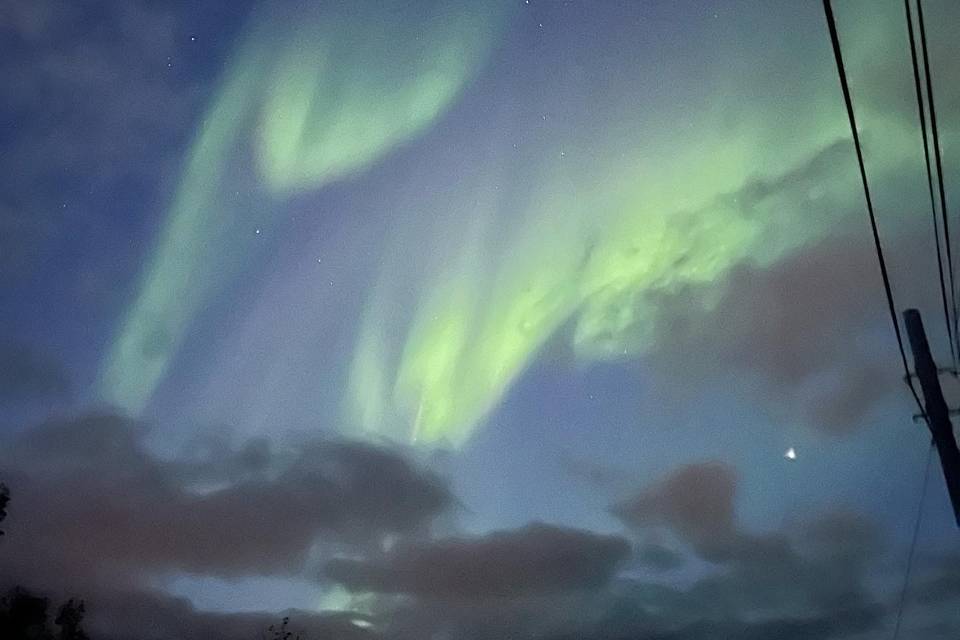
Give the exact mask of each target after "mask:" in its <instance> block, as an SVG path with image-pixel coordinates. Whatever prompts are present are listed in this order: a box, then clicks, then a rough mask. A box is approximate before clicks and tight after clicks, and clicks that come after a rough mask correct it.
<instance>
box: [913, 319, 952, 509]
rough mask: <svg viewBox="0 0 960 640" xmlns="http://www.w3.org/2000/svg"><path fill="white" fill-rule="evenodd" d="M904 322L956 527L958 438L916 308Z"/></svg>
mask: <svg viewBox="0 0 960 640" xmlns="http://www.w3.org/2000/svg"><path fill="white" fill-rule="evenodd" d="M903 321H904V324H906V326H907V336H908V337H909V338H910V349H911V350H912V351H913V367H914V370H915V371H916V375H917V379H918V380H919V381H920V389H921V391H922V392H923V404H924V411H925V413H926V419H927V426H928V427H930V434H931V435H932V436H933V443H934V445H936V447H937V454H938V455H939V456H940V466H941V468H942V469H943V479H944V480H945V481H946V483H947V491H948V492H949V494H950V502H951V504H952V505H953V515H954V518H955V519H956V521H957V526H958V527H960V449H958V448H957V441H956V439H955V438H954V436H953V425H952V424H951V423H950V409H949V408H948V407H947V401H946V400H944V398H943V389H941V388H940V377H939V375H938V372H937V365H936V363H934V361H933V355H931V353H930V344H929V343H928V342H927V333H926V331H924V329H923V320H922V319H921V318H920V312H919V311H917V310H916V309H907V310H906V311H904V312H903Z"/></svg>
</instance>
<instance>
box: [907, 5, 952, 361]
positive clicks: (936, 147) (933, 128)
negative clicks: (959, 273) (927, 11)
mask: <svg viewBox="0 0 960 640" xmlns="http://www.w3.org/2000/svg"><path fill="white" fill-rule="evenodd" d="M917 24H918V25H919V27H920V48H921V50H922V51H923V71H924V76H925V78H926V81H927V105H928V106H929V108H930V132H931V134H932V135H933V153H934V157H935V158H936V160H937V187H938V189H939V191H940V216H941V217H942V219H943V238H944V244H946V247H947V269H948V270H949V273H950V304H951V306H952V307H953V337H954V340H957V295H956V291H957V287H956V285H955V284H954V275H953V273H954V272H953V245H952V243H951V242H950V226H949V224H948V222H947V196H946V195H945V193H944V188H943V160H942V156H941V154H940V134H939V132H938V131H937V108H936V106H935V104H934V101H933V81H932V80H931V79H930V57H929V55H928V54H927V31H926V28H925V27H924V22H923V2H922V0H917ZM954 349H955V351H958V352H960V343H956V342H955V347H954Z"/></svg>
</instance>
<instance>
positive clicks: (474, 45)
mask: <svg viewBox="0 0 960 640" xmlns="http://www.w3.org/2000/svg"><path fill="white" fill-rule="evenodd" d="M404 6H405V5H404V3H403V2H400V1H399V0H397V1H395V2H389V1H385V2H377V3H370V4H365V5H362V6H361V5H354V4H348V5H345V6H344V7H341V8H339V9H334V10H331V11H332V12H327V11H325V10H321V9H316V10H315V12H314V13H312V14H310V13H308V14H307V15H304V13H303V12H302V11H300V12H297V13H295V14H290V15H288V14H285V13H284V12H283V11H282V9H281V8H280V5H275V6H273V8H274V9H276V11H274V12H269V11H265V12H262V13H258V14H256V15H254V16H253V18H252V20H251V29H250V30H249V33H248V36H247V37H246V39H245V40H244V42H243V44H242V45H241V47H240V48H239V49H238V52H237V54H236V55H235V56H234V58H233V60H232V62H231V63H230V65H229V66H228V70H227V73H226V74H225V77H224V80H223V82H222V85H221V88H220V91H219V92H218V94H217V95H216V97H215V98H214V100H213V102H212V105H211V107H210V109H209V110H208V112H207V114H206V116H205V117H204V119H203V122H202V124H201V126H200V130H199V132H198V134H197V136H196V138H195V141H194V143H193V146H192V148H191V150H190V152H189V158H188V161H187V163H186V166H185V168H184V171H183V176H182V179H181V183H180V185H179V187H178V189H177V191H176V195H175V197H174V201H173V203H172V205H171V207H170V211H169V212H168V214H167V217H166V222H165V225H164V227H163V229H162V231H161V233H160V235H159V237H158V240H157V248H156V249H155V251H154V253H153V255H152V258H151V260H150V262H149V263H148V266H147V268H146V270H145V271H144V274H143V275H142V278H141V282H140V286H139V293H138V296H137V298H136V299H135V301H134V303H133V304H132V306H131V307H130V308H129V309H128V311H127V313H126V316H125V319H124V322H123V325H122V327H121V330H120V332H119V334H118V336H117V337H116V339H115V341H114V342H113V344H112V345H111V347H110V350H109V352H108V354H107V356H106V359H105V361H104V363H103V365H102V367H101V372H100V378H99V381H98V388H99V392H100V395H101V398H102V399H104V400H105V401H107V402H110V403H112V404H114V405H116V406H118V407H121V408H123V409H125V410H127V411H130V412H132V413H136V412H139V411H140V410H141V409H142V408H143V406H144V405H145V404H146V403H147V402H148V401H149V399H150V397H151V395H152V393H153V391H154V390H155V388H156V386H157V385H158V384H159V382H160V381H161V380H162V378H163V376H164V374H165V372H166V370H167V369H168V367H169V366H170V362H171V359H172V358H173V357H174V355H175V354H176V353H177V351H178V349H179V348H180V346H181V345H182V343H183V340H184V336H185V333H186V330H187V328H188V326H189V324H190V322H191V320H192V319H193V317H194V316H195V315H196V314H197V313H198V312H199V311H200V310H201V309H202V308H203V307H204V306H205V305H206V303H207V301H208V300H209V299H210V297H211V296H212V295H214V294H215V293H216V292H217V291H218V290H219V289H220V288H221V287H222V285H223V284H224V283H225V282H226V281H228V280H229V278H230V277H232V276H233V275H235V274H236V272H237V270H238V268H239V266H240V264H241V263H242V261H243V259H244V258H245V257H246V256H248V255H250V254H251V252H253V251H254V250H255V249H256V240H257V236H256V234H255V233H254V230H255V229H257V228H260V229H262V231H263V232H264V233H266V231H268V229H269V227H270V220H269V219H268V218H267V216H266V214H269V212H270V211H272V210H275V209H276V206H277V202H276V200H275V199H270V198H268V197H267V196H268V195H270V194H274V196H276V195H277V194H278V193H280V192H287V191H290V190H294V189H303V188H308V187H310V188H317V187H321V186H323V185H324V184H326V183H329V182H330V181H332V180H336V179H338V178H342V177H344V176H346V175H347V174H349V173H351V172H354V171H357V170H360V169H362V168H363V167H365V166H367V165H369V164H370V163H371V162H374V161H375V160H377V159H378V158H380V157H381V156H383V155H384V154H385V153H387V152H389V151H390V150H391V149H392V148H394V147H395V146H396V145H398V144H400V143H401V142H403V141H404V140H407V139H409V138H410V137H411V136H413V135H414V134H416V133H418V132H420V131H422V130H423V129H424V128H425V127H426V126H427V125H429V124H430V123H431V122H432V121H433V120H434V119H435V118H436V117H437V116H438V115H440V114H441V113H442V111H443V110H444V109H445V108H446V107H448V106H449V104H450V103H451V102H452V101H453V99H454V98H455V97H456V95H457V94H458V93H459V92H460V91H461V90H462V88H463V87H464V85H465V84H466V82H467V81H468V80H469V79H470V77H471V76H472V75H473V73H474V72H475V71H476V69H477V68H478V67H479V65H480V63H481V61H482V60H483V58H484V56H485V54H486V51H487V49H488V48H489V46H490V43H491V39H492V37H493V35H494V34H493V32H494V30H495V27H496V26H497V25H498V24H499V22H500V20H501V18H502V17H503V16H502V13H503V11H502V9H503V7H502V6H501V5H500V3H476V4H474V3H466V2H464V3H459V2H455V3H448V2H438V3H436V4H435V5H434V6H433V9H432V10H433V14H429V12H427V13H428V14H429V15H420V16H418V20H417V21H416V24H413V23H408V22H405V21H403V20H399V19H398V16H401V15H403V11H402V9H403V8H404ZM251 129H252V130H253V131H254V132H255V134H258V135H256V137H257V139H258V140H259V153H258V154H257V156H258V157H257V161H258V164H259V168H260V170H261V172H262V174H263V178H264V180H265V182H266V185H265V186H266V187H267V189H266V190H263V189H258V188H257V187H256V186H254V187H253V189H252V191H251V190H250V189H247V188H245V189H244V192H245V194H246V195H248V196H249V197H248V198H246V199H245V201H244V202H243V205H242V206H241V205H240V203H239V202H238V200H237V198H234V197H232V196H233V195H234V191H235V188H236V187H238V186H239V185H237V184H233V182H235V181H236V179H235V178H232V175H234V174H231V169H233V168H235V166H236V165H237V160H236V158H237V157H239V156H240V152H241V151H242V150H243V149H244V147H245V144H246V142H247V140H248V139H249V138H250V136H251ZM234 173H235V172H234ZM228 174H230V175H228ZM230 202H232V203H233V204H228V203H230ZM257 208H259V209H260V210H261V211H256V209H257ZM253 213H258V214H262V215H264V217H263V218H259V219H256V220H254V219H253V217H252V214H253ZM257 233H259V231H258V232H257ZM372 357H373V356H370V357H369V358H372ZM369 358H368V359H369ZM361 361H362V358H361ZM359 366H361V367H362V366H364V365H362V362H361V364H360V365H359ZM371 410H372V409H371ZM368 420H372V418H368Z"/></svg>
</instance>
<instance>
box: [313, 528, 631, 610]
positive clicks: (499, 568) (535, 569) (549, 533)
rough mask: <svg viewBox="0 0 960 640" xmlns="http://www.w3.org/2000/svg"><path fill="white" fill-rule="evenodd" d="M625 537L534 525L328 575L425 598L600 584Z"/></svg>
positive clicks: (331, 567) (333, 565) (396, 554)
mask: <svg viewBox="0 0 960 640" xmlns="http://www.w3.org/2000/svg"><path fill="white" fill-rule="evenodd" d="M629 552H630V547H629V545H628V543H627V541H626V540H624V539H622V538H619V537H615V536H606V535H599V534H595V533H591V532H587V531H580V530H576V529H567V528H562V527H554V526H550V525H545V524H540V523H534V524H530V525H527V526H526V527H524V528H522V529H517V530H511V531H498V532H494V533H490V534H487V535H485V536H482V537H478V538H457V539H447V540H439V541H435V542H432V543H430V544H429V545H424V546H417V547H409V548H403V549H396V550H394V551H392V552H390V553H388V554H386V555H385V556H384V557H382V558H375V559H363V560H351V559H338V560H333V561H331V562H330V563H329V564H328V565H327V567H326V575H327V577H329V578H331V579H333V580H335V581H336V582H339V583H341V584H343V585H344V586H346V587H347V588H349V589H351V590H353V591H376V592H384V593H406V594H414V595H419V596H426V597H449V598H486V597H516V596H523V595H528V594H534V593H550V592H556V591H567V590H576V589H596V588H598V587H601V586H603V585H604V584H605V583H606V582H607V581H608V580H609V579H610V577H611V576H612V575H613V573H614V571H615V570H616V569H617V567H618V565H619V564H620V563H621V562H622V561H624V560H625V559H626V558H627V556H628V555H629Z"/></svg>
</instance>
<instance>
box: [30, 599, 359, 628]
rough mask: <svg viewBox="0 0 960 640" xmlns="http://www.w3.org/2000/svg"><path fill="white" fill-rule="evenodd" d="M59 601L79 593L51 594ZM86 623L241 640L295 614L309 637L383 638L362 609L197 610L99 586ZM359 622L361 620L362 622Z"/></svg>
mask: <svg viewBox="0 0 960 640" xmlns="http://www.w3.org/2000/svg"><path fill="white" fill-rule="evenodd" d="M49 595H52V596H54V598H53V599H54V600H55V601H59V600H61V599H63V598H67V597H71V596H76V595H77V594H75V593H69V592H62V593H54V594H49ZM82 595H83V598H84V602H85V606H86V610H87V614H86V616H85V619H84V624H83V626H84V628H85V629H86V630H87V632H88V633H89V634H90V636H91V637H92V638H104V639H105V640H113V639H117V640H119V639H125V638H141V639H143V640H173V639H192V638H198V639H199V638H202V639H203V640H236V639H237V638H262V637H267V635H268V634H267V628H268V627H269V626H270V625H278V624H279V623H280V620H281V618H282V617H283V616H289V617H290V622H291V623H290V627H289V630H290V631H292V632H294V633H300V634H302V636H303V637H304V638H337V639H338V640H340V639H342V640H365V639H369V638H375V637H377V635H376V633H375V631H373V630H370V629H369V628H368V627H367V624H366V623H367V622H368V619H367V617H366V616H364V615H363V614H362V613H353V612H337V613H322V614H321V613H316V612H311V611H302V610H290V611H284V612H278V613H276V614H272V613H219V612H211V611H200V610H197V609H195V608H194V607H193V606H192V605H191V604H190V602H189V601H187V600H186V599H184V598H177V597H171V596H168V595H165V594H163V593H160V592H157V591H148V590H122V591H121V590H118V589H115V588H109V587H106V588H94V589H92V590H88V591H85V592H84V593H83V594H82ZM357 622H359V624H357Z"/></svg>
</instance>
